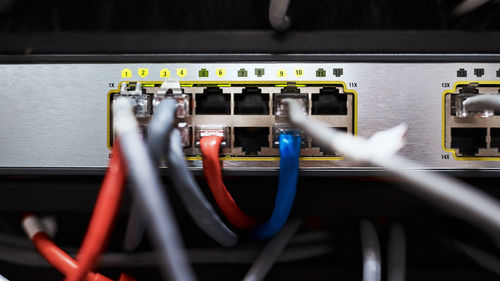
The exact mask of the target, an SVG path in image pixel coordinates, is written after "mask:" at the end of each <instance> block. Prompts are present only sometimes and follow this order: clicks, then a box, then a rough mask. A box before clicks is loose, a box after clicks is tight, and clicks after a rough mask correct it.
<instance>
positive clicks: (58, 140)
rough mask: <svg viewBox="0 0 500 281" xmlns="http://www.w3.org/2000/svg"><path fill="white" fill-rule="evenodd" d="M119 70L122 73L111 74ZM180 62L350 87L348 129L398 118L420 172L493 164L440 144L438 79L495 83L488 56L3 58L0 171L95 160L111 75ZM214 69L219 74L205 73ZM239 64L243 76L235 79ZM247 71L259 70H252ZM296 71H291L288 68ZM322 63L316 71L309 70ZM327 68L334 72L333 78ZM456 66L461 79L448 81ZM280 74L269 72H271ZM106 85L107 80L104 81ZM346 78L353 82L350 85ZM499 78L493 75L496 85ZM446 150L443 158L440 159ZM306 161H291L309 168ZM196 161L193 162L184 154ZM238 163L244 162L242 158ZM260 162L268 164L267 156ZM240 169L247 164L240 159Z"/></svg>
mask: <svg viewBox="0 0 500 281" xmlns="http://www.w3.org/2000/svg"><path fill="white" fill-rule="evenodd" d="M124 68H128V69H130V70H132V72H133V76H132V77H131V78H126V79H125V78H121V71H122V70H123V69H124ZM138 68H148V70H149V75H148V76H147V77H145V78H141V77H139V75H138V73H137V70H138ZM164 68H167V69H169V70H170V73H171V78H176V77H177V75H176V69H178V68H185V69H186V70H187V75H186V76H185V77H182V78H178V79H179V80H180V81H181V82H182V81H280V82H286V81H297V82H300V81H342V82H344V83H346V86H347V88H348V89H354V90H356V92H357V97H356V98H357V126H358V134H359V135H361V136H370V135H372V134H373V133H374V132H376V131H378V130H381V129H386V128H389V127H391V126H394V125H397V124H399V123H402V122H405V123H407V124H408V126H409V130H408V133H407V135H406V141H407V144H406V146H405V147H404V148H403V149H402V150H401V152H400V153H401V154H402V155H405V156H407V157H409V158H411V159H413V160H415V161H418V162H420V163H422V164H423V165H425V166H426V167H429V168H430V169H478V168H482V169H499V168H500V162H498V161H473V160H456V159H454V158H453V156H452V155H451V153H449V152H446V151H444V149H443V146H442V95H443V92H444V91H445V90H449V89H450V88H446V87H443V83H450V86H452V87H453V84H454V83H455V82H457V81H496V80H498V81H500V78H498V77H496V71H497V70H498V69H499V68H500V64H493V63H330V62H325V63H303V62H289V63H288V62H287V63H284V62H276V63H272V62H268V63H261V62H255V63H220V64H217V63H186V64H182V63H173V64H170V63H144V64H18V65H14V64H9V65H0V85H1V90H0V98H1V102H2V110H1V111H0V118H1V121H0V168H2V167H3V168H7V167H21V168H22V167H26V168H28V167H29V168H43V167H56V168H57V167H60V168H71V167H80V168H85V167H88V168H96V167H105V166H106V165H107V162H108V155H109V149H108V147H107V143H106V136H107V93H108V91H109V90H111V89H113V88H116V86H117V85H118V83H119V82H120V81H162V80H163V78H161V77H160V70H162V69H164ZM201 68H205V69H207V70H209V77H206V78H199V77H198V70H200V69H201ZM219 68H224V69H225V70H226V74H225V76H224V77H218V76H217V75H216V74H215V71H216V69H219ZM241 68H245V69H246V70H247V71H248V77H238V76H237V71H238V70H239V69H241ZM255 68H264V69H265V74H264V75H263V76H262V77H256V76H255V75H254V69H255ZM297 68H301V69H303V71H304V74H303V75H302V76H300V77H296V76H295V75H294V71H295V69H297ZM318 68H323V69H324V70H326V71H327V74H326V77H315V71H316V70H317V69H318ZM334 68H342V69H343V75H342V76H341V77H335V76H334V75H333V73H332V72H333V69H334ZM459 68H465V69H466V70H467V71H468V77H467V78H457V75H456V74H457V70H458V69H459ZM474 68H484V69H485V75H484V76H482V77H480V78H478V77H475V76H474V75H473V70H474ZM280 69H282V70H285V71H286V73H287V76H286V77H278V76H277V73H278V70H280ZM110 83H114V85H113V86H112V87H110ZM351 83H356V84H357V85H356V87H354V85H353V84H351ZM499 83H500V82H499ZM445 155H449V156H448V157H449V158H450V159H446V158H447V157H445ZM313 162H314V161H306V160H304V161H301V165H302V167H308V166H309V167H313V166H314V165H312V164H310V163H313ZM191 163H192V165H193V167H199V166H200V163H199V161H191ZM245 163H248V162H245ZM244 165H246V164H244V163H238V161H225V162H224V166H225V167H242V166H244ZM263 165H264V166H268V167H275V166H276V165H277V161H267V162H265V164H263ZM326 165H327V166H332V167H344V168H349V167H352V168H364V166H363V165H360V164H359V163H354V162H352V161H350V160H349V159H344V160H337V161H327V163H326ZM249 166H252V165H250V164H249Z"/></svg>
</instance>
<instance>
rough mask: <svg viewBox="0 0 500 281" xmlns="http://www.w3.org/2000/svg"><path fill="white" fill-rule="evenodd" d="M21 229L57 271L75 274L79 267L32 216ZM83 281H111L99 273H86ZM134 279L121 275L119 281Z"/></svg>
mask: <svg viewBox="0 0 500 281" xmlns="http://www.w3.org/2000/svg"><path fill="white" fill-rule="evenodd" d="M22 225H23V228H24V230H25V232H26V234H27V235H28V236H29V238H30V239H31V241H32V242H33V244H34V245H35V247H36V248H37V250H38V252H40V254H41V255H42V256H43V257H44V258H45V259H46V260H47V261H48V262H49V263H50V264H51V265H52V266H54V267H55V268H56V269H57V270H59V271H60V272H61V273H63V274H64V275H66V276H68V275H70V274H73V273H75V272H76V271H77V270H78V269H79V268H80V266H79V265H78V263H77V262H76V261H75V260H74V259H73V258H72V257H71V256H70V255H68V254H67V253H66V252H64V251H63V250H62V249H61V248H59V247H57V245H56V244H54V242H53V241H52V239H50V237H49V236H48V235H47V233H45V231H44V230H43V227H42V226H41V223H40V221H39V220H38V218H37V217H36V216H34V215H26V216H24V218H23V221H22ZM84 280H85V281H113V280H112V279H109V278H108V277H106V276H104V275H101V274H99V273H93V272H87V275H86V277H85V279H84ZM134 280H135V279H134V278H132V277H130V276H128V275H126V274H122V275H121V276H120V279H119V281H134Z"/></svg>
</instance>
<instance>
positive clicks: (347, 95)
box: [110, 82, 355, 157]
mask: <svg viewBox="0 0 500 281" xmlns="http://www.w3.org/2000/svg"><path fill="white" fill-rule="evenodd" d="M160 86H161V85H160V84H152V85H143V87H141V89H139V90H138V89H136V83H133V82H132V83H128V84H127V85H126V89H125V90H126V91H128V93H132V95H129V96H131V97H133V98H134V99H135V100H138V97H142V98H143V99H144V100H145V101H144V102H143V103H142V104H144V105H145V106H143V107H141V110H136V116H137V117H138V121H139V124H140V125H141V126H142V127H143V132H144V133H145V135H146V132H147V124H148V123H149V120H150V118H151V115H152V114H153V109H152V104H153V102H152V101H151V99H152V97H153V96H154V95H155V94H157V93H158V92H159V91H161V89H160ZM124 87H125V86H124ZM181 90H182V94H183V95H184V96H185V98H187V99H188V100H189V108H187V109H186V111H189V114H188V115H187V116H186V117H185V118H184V119H183V120H182V123H183V124H184V125H183V126H184V127H183V131H184V135H185V149H184V152H185V154H186V155H188V156H196V155H200V154H201V151H200V149H199V140H200V138H201V136H202V135H203V133H205V134H207V132H209V131H212V132H216V133H217V134H220V135H223V136H224V141H223V147H222V148H221V155H226V156H262V157H266V156H278V155H279V147H278V139H279V134H280V133H281V131H282V130H283V129H290V128H288V127H289V125H288V124H287V122H286V114H287V112H286V110H284V105H283V104H282V100H283V99H285V98H296V99H300V100H302V102H303V104H304V114H307V115H310V118H313V119H316V120H319V121H322V122H324V123H326V124H327V125H328V127H332V128H337V129H340V130H343V131H346V132H349V133H354V131H355V130H354V125H355V124H354V119H355V118H354V108H355V106H354V105H355V96H354V94H353V93H352V92H346V91H345V89H344V87H343V86H342V85H328V84H326V85H315V84H312V85H300V86H297V85H295V83H287V84H286V85H230V86H220V85H190V86H185V87H181ZM137 91H139V93H137ZM122 92H123V89H122ZM118 95H120V93H119V92H118V91H116V92H115V93H113V94H112V95H110V97H111V102H110V104H111V110H110V114H111V112H112V101H113V100H114V98H116V97H117V96H118ZM136 103H137V104H140V103H141V102H136ZM148 110H150V114H144V113H143V111H148ZM111 119H112V118H111ZM112 128H113V126H112V125H111V126H110V145H111V144H112V141H113V139H114V131H113V130H112ZM299 133H300V134H301V137H302V148H301V155H302V156H311V157H333V156H335V157H338V156H340V155H338V154H336V153H335V152H334V151H328V150H325V149H323V148H322V147H321V146H320V145H319V144H317V143H316V142H315V141H314V140H313V139H312V138H311V137H309V136H307V135H305V134H304V133H303V132H299Z"/></svg>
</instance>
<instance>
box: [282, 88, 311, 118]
mask: <svg viewBox="0 0 500 281" xmlns="http://www.w3.org/2000/svg"><path fill="white" fill-rule="evenodd" d="M284 99H298V100H300V101H301V102H302V105H303V109H304V114H306V115H307V113H308V108H309V98H308V96H307V94H306V93H301V92H300V90H299V89H298V88H297V87H296V86H295V83H288V84H287V86H286V87H285V88H284V89H283V90H281V93H279V94H274V95H273V114H274V115H276V116H287V115H288V109H287V105H286V104H285V103H284V102H283V100H284Z"/></svg>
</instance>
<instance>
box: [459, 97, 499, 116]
mask: <svg viewBox="0 0 500 281" xmlns="http://www.w3.org/2000/svg"><path fill="white" fill-rule="evenodd" d="M462 106H463V110H464V111H480V110H484V109H491V110H493V111H496V112H500V95H498V94H484V95H475V96H473V97H470V98H467V99H465V100H464V101H463V103H462Z"/></svg>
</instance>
